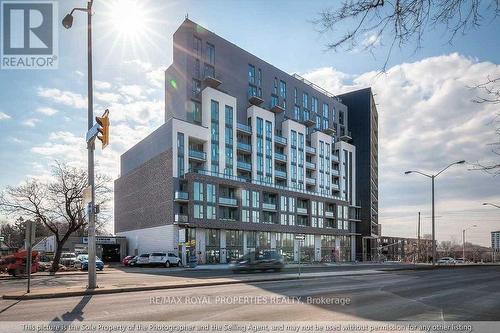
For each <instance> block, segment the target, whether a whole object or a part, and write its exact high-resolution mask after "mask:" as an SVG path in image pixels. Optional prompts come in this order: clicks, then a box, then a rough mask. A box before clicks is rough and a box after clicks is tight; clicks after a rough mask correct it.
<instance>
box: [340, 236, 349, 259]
mask: <svg viewBox="0 0 500 333" xmlns="http://www.w3.org/2000/svg"><path fill="white" fill-rule="evenodd" d="M338 237H339V238H340V253H339V261H351V251H352V250H351V237H350V236H338Z"/></svg>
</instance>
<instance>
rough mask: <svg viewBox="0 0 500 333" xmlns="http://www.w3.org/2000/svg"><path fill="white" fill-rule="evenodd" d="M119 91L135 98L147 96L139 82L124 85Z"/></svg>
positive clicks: (127, 96) (130, 97)
mask: <svg viewBox="0 0 500 333" xmlns="http://www.w3.org/2000/svg"><path fill="white" fill-rule="evenodd" d="M119 91H120V93H122V94H123V95H124V96H125V97H126V98H128V99H134V98H137V99H144V98H145V96H144V95H143V93H144V90H143V88H142V87H141V86H139V85H137V84H129V85H122V86H121V87H120V89H119Z"/></svg>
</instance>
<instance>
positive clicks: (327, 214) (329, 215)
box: [325, 211, 335, 219]
mask: <svg viewBox="0 0 500 333" xmlns="http://www.w3.org/2000/svg"><path fill="white" fill-rule="evenodd" d="M334 216H335V213H334V212H329V211H325V217H329V218H332V219H333V218H334Z"/></svg>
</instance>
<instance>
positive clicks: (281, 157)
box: [274, 152, 286, 162]
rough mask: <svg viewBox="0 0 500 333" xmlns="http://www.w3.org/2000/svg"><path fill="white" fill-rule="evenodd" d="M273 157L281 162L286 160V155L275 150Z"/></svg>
mask: <svg viewBox="0 0 500 333" xmlns="http://www.w3.org/2000/svg"><path fill="white" fill-rule="evenodd" d="M274 159H276V160H278V161H281V162H286V155H284V154H280V153H276V152H275V153H274Z"/></svg>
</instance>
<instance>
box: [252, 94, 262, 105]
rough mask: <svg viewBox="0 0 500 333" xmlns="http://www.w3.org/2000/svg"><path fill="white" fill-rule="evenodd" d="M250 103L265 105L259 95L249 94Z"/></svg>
mask: <svg viewBox="0 0 500 333" xmlns="http://www.w3.org/2000/svg"><path fill="white" fill-rule="evenodd" d="M248 102H249V103H250V104H252V105H256V106H259V105H261V104H262V103H264V100H263V99H262V98H261V97H259V96H257V95H253V94H249V95H248Z"/></svg>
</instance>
